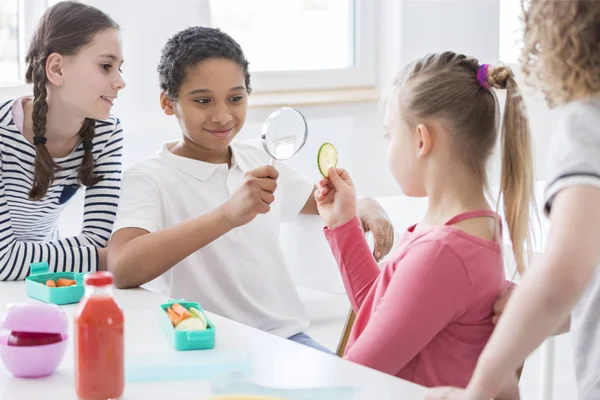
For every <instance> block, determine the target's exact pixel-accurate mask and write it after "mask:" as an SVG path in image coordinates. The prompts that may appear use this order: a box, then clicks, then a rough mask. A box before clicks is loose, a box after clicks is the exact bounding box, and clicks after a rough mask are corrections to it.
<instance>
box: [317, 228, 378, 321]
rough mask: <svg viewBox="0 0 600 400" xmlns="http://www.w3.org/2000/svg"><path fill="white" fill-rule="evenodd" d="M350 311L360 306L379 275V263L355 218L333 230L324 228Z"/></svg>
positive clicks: (355, 310) (356, 310) (356, 309)
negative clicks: (338, 269) (348, 301)
mask: <svg viewBox="0 0 600 400" xmlns="http://www.w3.org/2000/svg"><path fill="white" fill-rule="evenodd" d="M324 232H325V237H326V238H327V241H328V242H329V246H330V247H331V251H332V252H333V256H334V257H335V260H336V261H337V264H338V266H339V268H340V273H341V274H342V280H343V282H344V287H345V288H346V293H347V294H348V298H349V299H350V304H351V305H352V309H353V310H354V312H356V313H358V310H359V309H360V307H361V306H362V303H363V301H364V300H365V297H366V296H367V293H369V290H371V287H372V286H373V283H374V282H375V280H376V279H377V277H378V276H379V272H380V270H379V266H378V265H377V262H376V261H375V258H374V257H373V254H371V249H370V248H369V245H368V243H367V240H366V239H365V236H364V234H363V231H362V228H361V225H360V221H359V220H358V217H355V218H354V219H352V220H350V221H349V222H347V223H346V224H344V225H342V226H340V227H338V228H336V229H327V228H325V229H324Z"/></svg>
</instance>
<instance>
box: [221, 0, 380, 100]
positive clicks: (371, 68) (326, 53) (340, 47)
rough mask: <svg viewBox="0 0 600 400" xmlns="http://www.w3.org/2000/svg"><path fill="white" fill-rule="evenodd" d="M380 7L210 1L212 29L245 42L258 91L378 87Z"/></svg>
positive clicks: (326, 1)
mask: <svg viewBox="0 0 600 400" xmlns="http://www.w3.org/2000/svg"><path fill="white" fill-rule="evenodd" d="M376 3H377V2H373V1H364V0H286V1H281V0H253V1H248V0H211V1H210V21H211V25H212V26H214V27H217V28H220V29H222V30H223V31H225V32H227V33H228V34H230V35H231V36H232V37H233V38H234V39H235V40H236V41H238V42H239V43H240V45H241V46H242V48H243V49H244V53H245V54H246V57H247V58H248V60H249V61H250V69H251V72H252V75H253V86H254V87H255V88H256V89H257V90H258V91H280V90H309V89H330V88H342V87H344V88H345V87H352V86H354V87H366V86H373V85H374V84H375V62H374V59H375V54H374V49H375V27H376V23H375V21H374V20H373V18H375V16H376V12H375V10H374V9H373V6H374V5H376Z"/></svg>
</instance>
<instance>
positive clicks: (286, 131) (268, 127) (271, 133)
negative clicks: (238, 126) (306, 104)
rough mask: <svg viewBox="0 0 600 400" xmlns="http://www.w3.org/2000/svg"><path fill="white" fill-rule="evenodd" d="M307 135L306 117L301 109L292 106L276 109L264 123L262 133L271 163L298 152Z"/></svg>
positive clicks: (273, 163) (263, 142)
mask: <svg viewBox="0 0 600 400" xmlns="http://www.w3.org/2000/svg"><path fill="white" fill-rule="evenodd" d="M307 135H308V126H307V124H306V119H305V118H304V115H302V113H300V111H298V110H296V109H295V108H290V107H283V108H280V109H278V110H276V111H274V112H273V113H272V114H271V115H269V117H268V118H267V120H266V121H265V123H264V124H263V127H262V135H261V141H262V145H263V148H264V149H265V151H266V152H267V154H268V155H269V156H270V157H271V162H270V163H269V165H275V163H276V162H277V161H283V160H287V159H288V158H290V157H292V156H293V155H294V154H296V153H298V152H299V151H300V149H301V148H302V147H303V146H304V144H305V143H306V137H307Z"/></svg>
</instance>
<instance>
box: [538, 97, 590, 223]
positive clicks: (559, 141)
mask: <svg viewBox="0 0 600 400" xmlns="http://www.w3.org/2000/svg"><path fill="white" fill-rule="evenodd" d="M560 112H561V116H560V119H559V122H558V125H557V127H556V131H555V133H554V135H553V137H552V142H551V146H550V152H549V157H548V171H549V175H548V186H547V187H546V192H545V193H544V211H545V213H546V214H550V210H551V208H552V200H554V197H555V196H556V194H557V193H558V192H560V191H561V190H563V189H565V188H567V187H573V186H592V187H597V188H599V189H600V102H598V101H594V100H592V101H590V102H582V101H578V102H573V103H570V104H569V105H567V106H565V107H564V108H563V109H561V110H560Z"/></svg>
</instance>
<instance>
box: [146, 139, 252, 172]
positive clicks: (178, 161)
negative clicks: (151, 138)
mask: <svg viewBox="0 0 600 400" xmlns="http://www.w3.org/2000/svg"><path fill="white" fill-rule="evenodd" d="M175 143H176V142H171V143H163V145H162V147H161V148H160V150H159V152H158V157H160V158H162V159H164V160H166V161H167V162H168V163H169V165H171V166H173V167H175V168H176V169H178V170H179V171H181V172H183V173H185V174H188V175H190V176H192V177H194V178H196V179H198V180H201V181H202V182H206V181H207V180H208V179H209V178H210V177H211V176H212V174H213V173H214V172H215V171H216V170H217V169H218V168H223V167H225V168H226V167H227V164H213V163H208V162H204V161H199V160H194V159H191V158H185V157H181V156H178V155H175V154H173V153H171V150H169V148H171V147H173V146H174V145H175ZM229 147H230V149H231V154H232V156H231V170H233V169H234V168H236V167H238V168H239V169H240V170H241V171H242V172H244V173H245V172H248V171H249V170H250V169H249V168H248V165H249V163H248V161H247V160H246V159H245V158H244V155H243V154H242V153H241V152H240V151H239V150H238V149H237V148H236V146H235V145H234V144H233V143H232V144H231V145H230V146H229Z"/></svg>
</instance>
